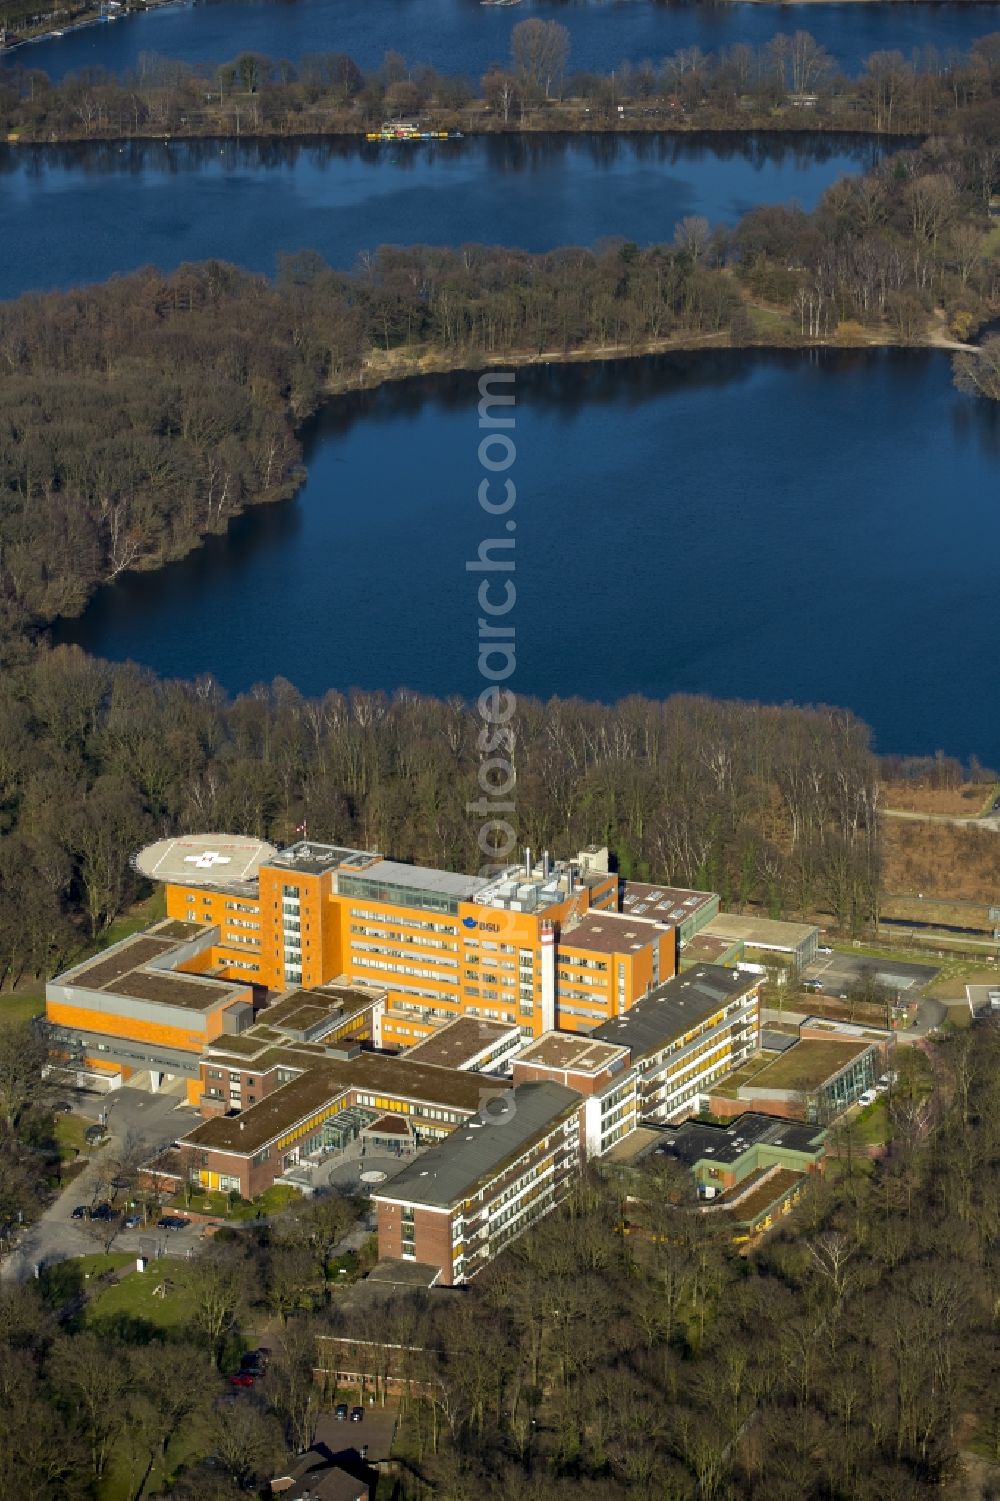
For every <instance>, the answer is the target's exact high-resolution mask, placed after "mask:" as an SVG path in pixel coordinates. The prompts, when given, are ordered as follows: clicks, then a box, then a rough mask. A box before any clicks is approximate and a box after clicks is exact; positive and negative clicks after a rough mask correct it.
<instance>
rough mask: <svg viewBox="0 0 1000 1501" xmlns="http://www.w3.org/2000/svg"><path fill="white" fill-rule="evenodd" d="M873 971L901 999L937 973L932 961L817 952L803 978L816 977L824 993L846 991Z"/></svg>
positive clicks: (910, 996)
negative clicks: (913, 961)
mask: <svg viewBox="0 0 1000 1501" xmlns="http://www.w3.org/2000/svg"><path fill="white" fill-rule="evenodd" d="M872 971H874V973H875V976H876V978H877V979H878V982H879V984H880V985H886V986H888V987H889V989H891V990H898V991H899V994H900V996H901V998H902V999H903V1000H911V1001H912V1000H916V998H917V996H918V995H919V993H920V991H921V990H922V989H923V988H924V986H925V985H929V984H930V982H931V981H932V980H933V979H934V976H935V975H936V974H937V973H938V971H937V968H936V967H935V966H934V965H933V964H911V963H904V962H903V961H902V960H897V959H893V960H887V959H871V958H868V957H867V956H866V955H864V954H821V955H819V957H818V958H817V959H816V961H815V962H814V963H813V964H810V965H809V966H808V968H807V969H806V970H805V971H804V973H803V979H806V980H819V981H820V982H821V984H822V986H823V989H824V991H825V992H826V993H827V995H835V996H841V995H847V994H849V993H850V991H851V990H853V989H855V988H856V987H857V986H858V985H859V984H860V983H861V982H862V980H864V979H865V978H866V977H868V976H870V975H871V973H872Z"/></svg>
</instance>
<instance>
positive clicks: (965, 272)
mask: <svg viewBox="0 0 1000 1501" xmlns="http://www.w3.org/2000/svg"><path fill="white" fill-rule="evenodd" d="M997 119H998V120H1000V107H998V109H997ZM998 165H1000V148H998V147H997V146H994V145H993V144H991V142H990V140H989V139H988V138H986V137H980V136H978V135H977V136H974V137H966V136H963V135H957V136H952V137H949V138H947V139H941V140H934V141H931V142H928V143H927V144H926V145H924V146H921V147H919V148H918V149H915V150H913V151H907V152H903V153H901V154H899V155H896V156H894V157H893V158H892V159H891V160H889V161H887V162H884V163H883V164H881V165H880V166H878V167H877V168H876V169H875V170H874V171H872V172H871V173H869V174H867V175H866V176H863V177H857V178H848V179H845V180H843V181H842V182H840V183H837V184H835V185H834V186H833V187H831V188H830V189H829V190H828V192H827V193H826V194H825V196H824V198H823V200H822V202H821V204H820V206H819V207H818V209H817V210H816V212H815V213H814V214H811V215H809V214H805V213H803V212H802V211H800V210H798V209H795V208H760V209H756V210H754V211H753V212H751V213H750V214H748V215H747V216H746V217H745V218H744V219H743V220H742V222H741V223H739V224H738V225H737V226H736V227H735V229H733V230H731V231H721V230H719V231H713V230H712V228H711V226H709V225H708V223H707V222H706V221H705V220H703V219H699V218H688V219H685V220H684V221H683V222H682V223H681V225H680V227H679V229H678V232H677V238H676V241H675V243H673V244H672V245H660V246H653V247H650V248H646V249H641V248H639V247H637V246H635V245H631V244H622V243H620V242H619V243H617V244H616V243H614V242H610V243H608V244H606V245H605V246H604V247H602V248H600V249H597V250H587V249H576V248H566V249H563V250H558V251H553V252H551V253H548V254H542V255H532V254H528V253H526V252H522V251H517V250H505V249H498V248H487V247H483V246H475V245H471V246H466V247H464V248H462V249H455V250H451V249H432V248H425V247H424V248H422V247H416V248H412V249H395V248H391V247H382V248H381V249H379V250H377V251H375V252H374V253H372V254H370V255H365V256H364V257H362V259H361V262H360V264H359V265H358V267H357V268H356V269H355V270H353V271H351V272H338V271H334V270H331V269H330V268H329V267H328V266H326V265H325V264H324V263H323V262H322V261H321V260H320V259H319V258H318V257H317V256H315V255H313V254H310V253H307V252H303V253H300V254H297V255H293V256H289V257H286V258H285V260H284V262H283V264H282V266H281V269H280V273H279V275H278V277H277V279H276V280H275V281H274V282H269V281H268V280H267V279H265V278H264V277H262V276H257V275H249V274H247V273H244V272H241V271H239V270H237V269H235V268H233V267H230V266H225V265H221V264H218V263H208V264H203V265H188V266H182V267H181V268H180V269H179V270H177V271H176V272H174V273H173V274H170V275H162V274H160V273H159V272H156V271H154V270H145V271H140V272H137V273H135V274H133V275H131V276H127V277H123V278H120V279H116V280H114V281H111V282H109V283H106V284H104V285H102V286H99V287H95V288H90V289H87V290H85V291H72V292H67V293H59V294H52V295H48V296H40V295H27V296H24V297H21V298H19V299H18V300H17V301H15V302H11V303H6V304H3V305H2V306H0V498H2V501H3V504H2V506H0V621H2V623H3V627H4V629H5V630H6V632H7V633H8V634H9V633H10V632H12V631H14V632H17V631H20V630H21V629H23V628H25V627H26V626H30V625H31V624H32V623H37V622H44V621H47V620H51V619H53V618H54V617H55V616H57V615H72V614H74V613H76V612H78V611H79V610H80V609H81V608H82V607H83V605H84V604H85V602H86V600H87V598H88V596H89V595H90V594H91V593H92V591H93V589H94V588H95V587H96V586H97V585H98V584H100V583H104V582H106V581H108V580H110V579H113V578H115V577H116V576H117V575H118V574H119V573H121V572H122V571H123V570H124V569H129V568H132V569H134V568H142V567H152V566H157V565H158V564H159V563H161V562H163V561H164V560H166V559H168V558H172V557H176V556H178V555H180V554H182V553H183V552H185V551H187V550H188V549H189V548H190V547H192V546H193V545H196V543H197V541H198V539H199V538H200V537H201V536H203V535H204V534H206V533H208V532H213V531H224V530H225V528H226V526H227V524H228V523H229V521H230V520H231V519H232V517H233V516H235V515H236V514H238V513H239V511H241V510H242V509H243V508H244V507H245V506H246V505H249V504H253V503H257V502H261V501H268V500H276V499H280V498H283V497H285V496H288V495H289V494H291V493H292V491H293V490H294V488H295V486H296V484H297V483H298V479H299V457H300V452H299V445H298V442H297V438H296V431H297V428H298V427H299V425H300V424H301V422H302V421H303V420H304V419H305V417H307V416H308V414H309V413H311V412H312V411H313V410H314V409H315V408H316V406H317V405H318V403H319V402H320V400H321V399H322V398H323V396H324V395H325V394H326V393H329V392H331V391H336V390H343V389H346V388H349V387H353V386H357V385H364V384H368V383H371V382H373V381H376V380H378V379H380V378H382V377H383V376H386V375H398V374H401V373H406V371H407V370H412V371H414V372H419V370H420V369H421V368H422V366H421V360H424V361H425V363H426V361H427V360H430V361H432V362H433V361H437V363H438V365H439V366H440V367H446V366H449V365H450V366H461V365H467V364H471V365H480V366H481V365H485V364H488V363H491V362H496V361H497V360H511V359H517V358H522V359H523V358H528V359H530V358H537V357H538V356H539V355H541V354H543V353H545V354H549V355H555V356H557V357H558V356H560V355H568V354H572V353H574V352H582V353H587V354H594V355H596V354H598V353H601V352H604V353H608V352H613V351H617V352H624V353H636V352H641V351H642V350H644V349H649V348H651V347H664V346H665V345H668V344H669V343H671V342H673V343H676V344H684V343H694V344H698V343H704V342H706V341H708V342H712V341H715V342H723V343H726V342H732V343H753V342H755V341H760V342H767V343H775V342H786V343H791V344H796V343H809V342H817V341H819V342H822V341H825V340H827V339H831V338H836V339H837V340H838V341H840V342H841V343H865V342H867V341H869V340H874V341H876V342H878V341H883V340H889V341H894V342H903V343H907V342H920V341H922V340H923V339H924V338H926V337H927V334H928V329H929V327H930V326H931V322H932V319H933V315H934V312H935V310H936V309H939V310H941V314H940V316H941V318H942V319H943V318H947V320H948V325H949V326H950V328H951V331H952V333H953V334H955V335H957V336H959V337H961V336H965V335H967V334H968V333H969V331H970V330H971V329H974V328H975V327H977V326H978V325H979V324H980V323H982V322H983V321H984V320H985V319H987V318H988V317H989V316H990V315H991V314H993V313H995V312H996V310H997V309H998V308H1000V261H998V259H997V258H996V257H995V256H993V255H992V254H991V252H990V249H989V246H990V238H989V235H990V231H989V225H988V219H987V204H988V201H989V198H990V195H991V193H992V190H993V187H994V185H995V179H996V174H997V171H998ZM940 326H942V327H943V326H944V325H943V322H942V323H941V325H940ZM996 366H997V361H996V350H995V349H994V350H993V351H992V354H991V355H990V356H988V357H987V356H979V355H977V356H969V357H968V361H967V364H966V366H965V367H964V369H963V373H962V378H963V380H964V382H965V383H966V384H967V385H969V386H971V387H973V388H974V389H980V388H981V389H984V390H986V391H987V392H988V393H989V394H993V395H996V394H997V387H998V385H1000V376H998V374H997V368H996Z"/></svg>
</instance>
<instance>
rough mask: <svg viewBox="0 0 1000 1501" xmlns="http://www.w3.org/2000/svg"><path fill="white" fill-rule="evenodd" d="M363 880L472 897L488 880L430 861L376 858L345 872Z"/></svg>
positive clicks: (461, 898)
mask: <svg viewBox="0 0 1000 1501" xmlns="http://www.w3.org/2000/svg"><path fill="white" fill-rule="evenodd" d="M343 873H344V874H345V875H347V874H351V875H353V876H356V877H357V878H358V879H359V880H363V881H379V882H381V883H382V885H384V886H410V887H413V888H414V889H415V890H417V891H433V892H435V893H437V894H439V895H441V896H454V897H457V898H458V899H459V901H471V900H472V898H473V897H474V896H475V895H476V892H477V891H481V890H482V888H483V887H484V886H486V885H487V884H488V882H487V881H485V880H484V879H483V878H482V876H460V875H456V874H455V873H454V872H453V871H450V870H435V869H434V868H433V867H432V866H429V865H406V864H404V863H403V861H401V860H376V862H375V864H374V865H366V866H365V867H364V869H363V870H358V871H351V872H347V871H345V872H343Z"/></svg>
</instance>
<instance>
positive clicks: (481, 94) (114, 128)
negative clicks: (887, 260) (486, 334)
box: [0, 18, 1000, 141]
mask: <svg viewBox="0 0 1000 1501" xmlns="http://www.w3.org/2000/svg"><path fill="white" fill-rule="evenodd" d="M570 61H571V58H570V41H569V32H568V31H567V29H566V27H565V26H562V25H560V24H559V22H557V21H541V20H538V19H534V18H533V19H529V20H525V21H521V22H519V23H518V24H517V25H516V26H515V27H514V28H513V31H512V34H511V55H510V59H509V62H508V64H507V65H506V66H494V67H491V68H490V69H489V70H488V72H486V73H485V74H484V75H483V77H482V78H481V79H479V80H477V81H476V83H473V82H472V81H470V80H469V79H467V78H465V77H461V76H454V75H449V74H445V73H441V72H439V71H437V70H436V69H434V68H431V67H427V66H423V65H410V64H408V63H407V62H406V60H405V59H404V58H403V57H401V56H400V55H399V54H398V53H388V54H387V55H386V57H385V59H384V61H383V63H382V66H381V67H379V68H377V69H374V70H369V71H368V72H364V71H362V69H361V68H359V67H358V65H357V63H355V62H354V60H353V59H352V58H350V57H348V56H346V55H344V54H342V53H324V54H320V55H314V56H310V57H305V58H303V59H302V61H301V62H300V63H298V64H293V63H290V62H288V61H286V60H277V59H273V58H267V57H262V56H260V55H259V54H257V53H251V52H245V53H242V54H241V55H240V56H239V57H237V58H235V59H234V60H233V61H231V62H228V63H226V64H224V65H223V66H222V67H219V68H215V69H211V70H208V71H206V70H205V69H204V68H201V67H198V66H193V65H191V64H188V63H183V62H177V61H174V60H173V59H169V58H161V57H156V56H155V55H153V54H146V55H144V56H143V57H142V59H141V61H140V64H139V66H138V68H137V69H136V70H134V71H133V72H132V73H130V74H129V75H127V76H125V77H124V78H122V79H118V78H116V77H115V76H114V75H112V74H109V73H107V72H105V71H104V70H103V69H97V68H95V69H87V70H86V71H85V72H81V73H77V74H73V75H71V76H70V77H68V78H66V79H65V80H63V81H62V82H60V83H53V82H52V81H51V80H50V79H49V78H48V77H47V76H46V74H44V73H42V72H40V71H39V70H37V69H33V68H28V67H23V68H21V69H11V70H10V72H9V74H8V75H5V76H4V77H2V78H0V130H6V131H7V132H9V133H14V134H15V135H16V136H17V137H18V138H19V139H23V140H40V141H44V140H54V139H59V140H68V139H76V138H84V139H91V138H94V137H108V138H111V137H114V138H120V137H129V136H141V135H153V136H162V135H164V134H169V135H171V136H176V135H217V134H233V135H253V134H262V135H268V134H281V135H323V134H329V133H333V134H344V133H347V134H350V133H358V132H360V131H364V130H367V129H371V128H372V127H373V126H374V127H376V128H377V127H378V126H379V125H380V124H381V122H382V121H383V120H384V119H385V118H387V117H388V118H392V117H399V116H408V117H413V116H419V117H421V118H423V119H424V120H426V121H427V122H429V123H431V124H433V125H434V126H436V127H437V128H441V129H462V130H475V131H484V130H487V131H489V130H564V129H571V130H594V129H597V130H608V129H627V130H665V129H667V130H689V129H719V128H727V129H742V128H755V127H759V126H762V125H764V126H767V127H769V128H772V129H773V128H778V129H781V128H791V129H795V128H801V127H802V126H803V125H807V126H808V128H809V129H829V130H872V131H879V132H894V131H895V132H908V133H911V134H917V135H926V134H929V133H930V132H932V131H933V132H937V133H942V132H948V131H953V130H955V129H959V128H962V127H963V126H964V123H965V121H966V120H972V121H973V122H978V121H979V120H980V117H981V116H982V115H983V113H984V111H985V112H986V113H987V114H988V112H989V106H990V104H991V101H993V100H994V99H995V98H996V96H997V93H998V92H1000V35H998V34H994V35H992V36H987V37H983V38H982V39H981V40H979V41H977V42H975V43H974V44H973V46H972V47H971V48H970V50H969V52H968V53H956V52H954V51H946V52H940V51H938V50H937V49H935V48H928V49H925V50H924V51H923V52H922V53H919V54H917V55H915V56H914V57H912V58H907V57H904V55H903V54H902V53H901V52H897V51H882V52H875V53H873V54H872V55H871V56H870V57H869V58H868V59H867V60H866V62H865V64H864V67H863V68H862V70H861V72H860V74H859V75H858V76H857V77H856V78H852V77H846V76H845V75H844V74H843V73H841V72H840V71H839V69H838V68H837V66H836V64H835V62H834V60H833V59H832V58H831V56H830V55H829V53H828V52H827V51H826V50H825V48H823V47H822V46H821V45H820V44H819V43H818V42H817V41H816V40H815V38H814V37H812V36H811V35H810V34H809V32H807V31H803V30H798V31H796V32H795V33H794V34H792V35H784V34H781V35H778V36H776V37H775V38H774V39H773V40H772V41H770V42H768V43H767V45H766V46H764V47H759V48H755V47H751V46H749V45H747V44H742V43H741V44H737V45H736V46H733V47H730V48H727V49H725V50H723V51H721V52H719V53H717V54H714V53H704V52H702V51H701V49H700V48H698V47H687V48H683V49H682V50H681V51H679V52H676V53H674V54H673V56H671V57H668V58H666V59H665V60H663V61H662V62H660V61H657V62H656V63H653V62H642V63H639V64H631V63H627V62H626V63H622V64H620V65H619V66H618V67H617V68H615V69H614V70H613V71H610V70H609V71H608V72H606V73H603V74H594V73H580V72H571V71H570Z"/></svg>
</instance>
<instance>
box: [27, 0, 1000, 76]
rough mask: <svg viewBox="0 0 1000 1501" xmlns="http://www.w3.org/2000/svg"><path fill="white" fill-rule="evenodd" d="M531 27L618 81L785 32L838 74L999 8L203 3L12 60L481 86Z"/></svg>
mask: <svg viewBox="0 0 1000 1501" xmlns="http://www.w3.org/2000/svg"><path fill="white" fill-rule="evenodd" d="M526 16H539V17H541V18H543V19H545V20H551V19H556V20H559V21H561V22H562V23H563V25H565V26H566V27H568V29H569V32H570V37H571V52H570V67H571V68H576V69H594V70H598V69H599V70H605V71H610V70H611V69H612V68H614V67H616V66H617V65H618V64H619V63H620V62H622V61H624V60H625V59H628V60H629V61H632V62H640V61H642V60H643V59H646V58H648V59H651V60H652V61H654V62H656V63H659V62H660V61H662V59H663V58H664V57H666V56H668V55H669V54H670V53H672V52H676V51H677V50H678V48H680V47H691V46H698V47H701V48H702V49H703V50H704V51H706V52H716V51H718V50H719V49H720V48H722V47H729V46H732V44H733V43H734V42H750V43H751V44H753V45H755V46H757V45H763V44H764V43H765V42H767V41H769V40H770V38H771V37H773V36H774V35H775V34H776V33H778V32H783V33H785V34H786V35H790V34H791V33H792V32H794V31H796V30H803V29H804V30H807V31H810V32H811V33H812V34H813V36H815V37H816V38H817V39H818V40H819V41H820V42H822V43H823V44H824V46H826V47H827V48H828V49H829V51H830V52H831V53H832V54H833V55H834V57H835V58H836V59H837V61H838V62H839V63H840V65H841V67H842V68H844V69H845V70H847V71H854V70H856V69H857V68H858V67H859V66H860V64H861V61H862V59H863V58H865V57H867V56H868V55H869V54H870V53H872V52H876V51H879V50H881V49H886V48H890V49H891V48H898V49H899V50H900V51H902V52H904V53H907V54H908V53H910V52H911V51H912V50H913V49H915V48H924V47H936V48H938V49H940V50H941V51H947V50H948V49H949V48H961V49H962V50H966V49H967V48H968V47H969V45H970V43H971V42H973V41H974V40H975V39H976V38H977V37H980V36H984V35H986V34H987V33H989V32H991V31H997V30H1000V6H997V5H992V4H981V3H975V4H966V5H925V4H912V5H911V4H901V3H895V4H892V3H890V4H846V5H826V4H820V5H808V4H806V5H780V6H779V5H768V4H763V5H741V4H735V5H726V4H718V5H713V4H711V3H707V4H704V3H698V4H691V5H687V4H673V5H672V4H655V3H651V0H621V3H617V4H616V3H611V0H524V3H523V4H522V5H520V6H519V7H518V8H517V9H516V10H505V9H489V8H484V7H482V6H480V5H479V3H478V0H371V3H368V4H365V5H360V4H357V3H356V0H208V3H202V4H194V5H192V4H183V5H171V6H167V7H165V8H163V9H160V10H156V11H152V12H149V13H147V14H145V15H135V16H130V17H127V18H126V19H123V20H120V21H116V22H115V23H114V24H113V25H94V26H89V27H86V28H84V29H83V30H80V31H75V32H70V33H68V34H67V35H66V36H64V37H61V38H57V39H56V38H49V39H47V40H46V41H44V42H39V43H35V44H32V45H30V46H28V47H22V48H18V49H17V50H16V51H15V52H14V53H13V54H12V58H13V60H15V61H16V62H19V63H22V64H23V65H24V66H26V67H37V68H44V69H45V70H46V71H47V72H49V73H50V74H52V75H53V77H56V78H61V77H63V76H64V75H65V74H66V73H68V72H72V71H73V70H76V69H80V68H87V67H94V66H96V65H100V66H103V67H106V68H109V69H111V70H113V71H115V72H118V73H123V72H125V71H126V70H128V69H131V68H135V67H136V66H137V64H138V62H139V59H140V57H141V55H142V53H144V52H157V53H161V54H163V55H164V56H168V57H175V58H182V59H184V60H185V61H187V62H193V63H213V62H214V63H218V62H223V61H225V60H227V59H229V58H232V57H234V56H236V54H237V53H239V52H243V51H252V52H262V53H264V54H266V55H267V56H270V57H285V58H290V59H292V60H295V59H297V58H300V57H302V55H303V54H304V53H309V52H346V53H348V54H349V55H350V56H352V57H353V58H354V59H355V61H356V62H357V63H359V64H360V66H361V67H363V68H374V67H376V66H378V64H379V63H380V62H381V61H382V57H383V54H384V53H385V52H386V51H387V50H389V49H393V50H395V51H397V52H402V53H403V54H404V55H405V56H406V58H407V59H408V60H409V61H410V62H412V63H416V62H425V63H432V64H433V65H434V66H435V67H438V68H440V69H442V70H443V71H447V72H465V73H468V74H470V75H471V76H473V77H476V78H478V76H479V75H480V74H481V73H482V72H484V71H485V69H486V68H487V67H488V66H489V64H490V63H491V62H505V61H506V60H507V59H508V57H509V55H510V33H511V29H512V28H513V26H514V25H515V24H516V23H517V22H518V21H520V20H523V19H524V18H525V17H526Z"/></svg>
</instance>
